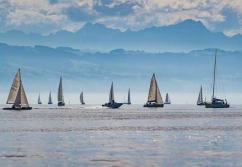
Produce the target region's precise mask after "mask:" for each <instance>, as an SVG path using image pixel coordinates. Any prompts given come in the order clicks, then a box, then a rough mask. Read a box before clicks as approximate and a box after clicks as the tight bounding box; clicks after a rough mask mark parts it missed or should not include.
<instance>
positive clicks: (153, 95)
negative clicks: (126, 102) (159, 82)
mask: <svg viewBox="0 0 242 167" xmlns="http://www.w3.org/2000/svg"><path fill="white" fill-rule="evenodd" d="M156 91H157V90H156V79H155V74H153V76H152V78H151V82H150V90H149V95H148V102H155V101H156Z"/></svg>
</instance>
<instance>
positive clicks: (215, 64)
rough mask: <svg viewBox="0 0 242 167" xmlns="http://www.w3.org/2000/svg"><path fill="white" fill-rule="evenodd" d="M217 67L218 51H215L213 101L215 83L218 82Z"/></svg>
mask: <svg viewBox="0 0 242 167" xmlns="http://www.w3.org/2000/svg"><path fill="white" fill-rule="evenodd" d="M216 66H217V49H216V51H215V61H214V73H213V96H212V100H213V98H214V89H215V81H216Z"/></svg>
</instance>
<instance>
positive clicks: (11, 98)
mask: <svg viewBox="0 0 242 167" xmlns="http://www.w3.org/2000/svg"><path fill="white" fill-rule="evenodd" d="M19 87H20V69H19V70H18V71H17V73H16V75H15V78H14V80H13V84H12V87H11V89H10V92H9V95H8V100H7V104H14V103H15V100H16V97H17V94H18V90H19Z"/></svg>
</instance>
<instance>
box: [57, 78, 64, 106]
mask: <svg viewBox="0 0 242 167" xmlns="http://www.w3.org/2000/svg"><path fill="white" fill-rule="evenodd" d="M58 106H65V102H64V96H63V88H62V77H60V84H59V89H58Z"/></svg>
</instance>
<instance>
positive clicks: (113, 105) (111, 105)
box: [102, 103, 123, 108]
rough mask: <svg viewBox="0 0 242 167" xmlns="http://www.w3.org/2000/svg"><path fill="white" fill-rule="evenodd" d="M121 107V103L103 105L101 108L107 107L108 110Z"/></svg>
mask: <svg viewBox="0 0 242 167" xmlns="http://www.w3.org/2000/svg"><path fill="white" fill-rule="evenodd" d="M122 105H123V103H112V104H111V103H105V104H103V105H102V106H103V107H109V108H119V107H121V106H122Z"/></svg>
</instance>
